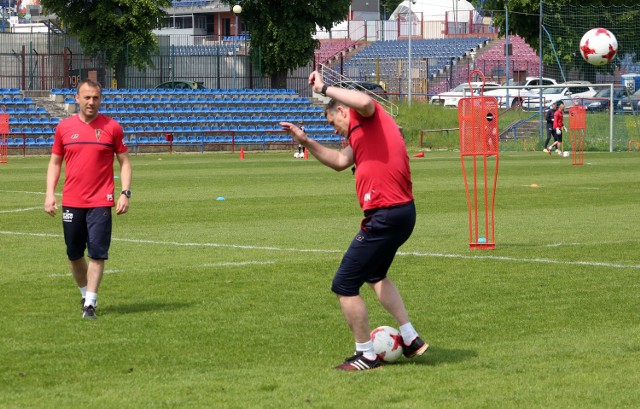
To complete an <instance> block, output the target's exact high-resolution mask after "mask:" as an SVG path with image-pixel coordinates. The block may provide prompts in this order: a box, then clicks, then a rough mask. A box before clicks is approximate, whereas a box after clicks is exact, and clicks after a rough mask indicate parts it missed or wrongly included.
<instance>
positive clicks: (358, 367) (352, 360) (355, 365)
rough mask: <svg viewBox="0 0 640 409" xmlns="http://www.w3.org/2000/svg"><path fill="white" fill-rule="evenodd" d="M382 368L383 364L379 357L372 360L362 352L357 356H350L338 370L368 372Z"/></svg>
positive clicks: (357, 353) (356, 354) (337, 367)
mask: <svg viewBox="0 0 640 409" xmlns="http://www.w3.org/2000/svg"><path fill="white" fill-rule="evenodd" d="M381 367H382V363H381V362H380V360H379V359H378V357H376V359H373V360H371V359H367V358H365V357H364V355H363V354H362V352H356V353H355V355H353V356H350V357H349V358H347V359H345V360H344V362H343V363H342V364H340V365H338V366H336V369H340V370H341V371H366V370H367V369H377V368H381Z"/></svg>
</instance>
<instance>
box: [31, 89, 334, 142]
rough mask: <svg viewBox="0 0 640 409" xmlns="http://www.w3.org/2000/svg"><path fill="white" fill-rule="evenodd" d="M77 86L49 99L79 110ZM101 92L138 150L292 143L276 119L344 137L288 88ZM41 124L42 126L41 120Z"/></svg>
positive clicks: (322, 135) (104, 109) (325, 137)
mask: <svg viewBox="0 0 640 409" xmlns="http://www.w3.org/2000/svg"><path fill="white" fill-rule="evenodd" d="M75 92H76V90H75V89H52V90H51V97H50V99H52V100H57V101H59V100H60V99H62V101H63V103H65V104H68V105H73V106H74V107H73V109H71V110H72V111H73V112H75V110H76V109H77V108H76V107H75V100H74V98H73V95H75ZM103 95H104V97H103V100H102V104H101V108H100V112H101V113H104V114H105V115H109V116H111V117H113V118H114V119H116V120H117V121H118V122H119V123H120V124H121V125H122V127H123V130H124V132H125V137H126V139H127V144H128V145H129V146H130V147H132V148H133V149H134V152H138V151H139V149H140V148H141V147H147V146H159V145H160V146H165V145H172V146H190V147H198V148H199V149H201V150H204V149H205V146H206V145H218V146H224V145H231V146H232V148H233V147H235V146H242V147H250V146H254V147H258V148H261V149H263V150H264V149H267V148H268V147H269V146H270V145H290V146H292V147H293V141H292V139H291V137H290V136H289V135H284V134H283V133H282V131H281V129H280V126H279V125H278V123H279V122H281V121H288V122H302V123H303V124H304V125H305V127H306V130H307V133H308V134H309V135H310V136H311V137H313V138H316V139H318V140H321V141H323V143H327V144H339V143H340V137H339V136H338V135H335V134H333V128H332V127H331V126H330V125H328V124H327V123H326V119H325V118H324V113H323V110H322V108H320V107H318V106H315V105H314V104H313V102H312V101H311V100H310V99H309V98H305V97H299V96H298V95H297V94H296V93H295V91H293V90H290V89H206V88H203V89H195V90H191V89H189V90H168V89H105V90H103ZM37 125H39V126H43V124H42V123H40V120H39V121H38V122H37ZM40 131H41V132H44V130H43V129H40ZM34 132H37V130H34V129H30V130H29V134H31V133H34ZM43 136H45V135H43ZM171 139H172V140H171ZM34 143H35V141H34Z"/></svg>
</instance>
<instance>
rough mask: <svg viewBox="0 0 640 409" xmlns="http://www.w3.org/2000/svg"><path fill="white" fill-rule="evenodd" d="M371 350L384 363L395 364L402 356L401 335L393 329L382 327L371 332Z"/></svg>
mask: <svg viewBox="0 0 640 409" xmlns="http://www.w3.org/2000/svg"><path fill="white" fill-rule="evenodd" d="M371 341H373V350H374V351H375V353H376V355H378V358H380V359H382V360H383V361H384V362H388V363H391V362H395V361H397V360H398V359H399V358H400V357H401V356H402V343H403V342H402V335H400V331H398V330H397V329H395V328H393V327H389V326H386V325H384V326H382V327H378V328H376V329H374V330H373V331H371Z"/></svg>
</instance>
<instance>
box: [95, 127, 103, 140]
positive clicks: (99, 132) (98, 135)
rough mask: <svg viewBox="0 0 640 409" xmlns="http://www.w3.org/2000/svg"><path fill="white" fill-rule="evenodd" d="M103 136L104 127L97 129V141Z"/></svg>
mask: <svg viewBox="0 0 640 409" xmlns="http://www.w3.org/2000/svg"><path fill="white" fill-rule="evenodd" d="M101 136H102V129H96V141H99V140H100V137H101Z"/></svg>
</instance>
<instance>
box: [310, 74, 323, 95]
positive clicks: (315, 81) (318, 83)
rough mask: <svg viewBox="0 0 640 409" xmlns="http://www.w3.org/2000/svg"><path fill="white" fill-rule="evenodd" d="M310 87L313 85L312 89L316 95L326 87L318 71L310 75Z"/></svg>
mask: <svg viewBox="0 0 640 409" xmlns="http://www.w3.org/2000/svg"><path fill="white" fill-rule="evenodd" d="M309 85H311V89H312V90H313V92H315V93H316V94H319V93H320V91H322V86H323V85H324V81H322V75H320V73H319V72H318V71H313V72H312V73H311V74H309Z"/></svg>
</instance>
